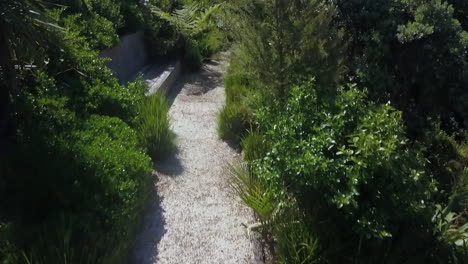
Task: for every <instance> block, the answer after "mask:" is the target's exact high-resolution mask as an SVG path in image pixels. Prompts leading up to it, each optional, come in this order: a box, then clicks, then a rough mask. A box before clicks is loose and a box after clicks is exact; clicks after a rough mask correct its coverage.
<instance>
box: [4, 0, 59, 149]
mask: <svg viewBox="0 0 468 264" xmlns="http://www.w3.org/2000/svg"><path fill="white" fill-rule="evenodd" d="M45 10H46V5H45V3H44V2H43V1H41V0H11V1H0V142H1V145H2V146H7V144H6V143H8V140H7V139H8V137H10V136H11V135H9V134H11V133H12V132H11V131H13V130H14V129H13V128H12V127H11V122H9V121H8V120H9V118H8V116H9V115H10V113H12V112H13V109H12V108H13V106H12V105H13V103H14V100H15V97H16V96H17V95H18V71H19V70H21V69H24V68H26V67H25V65H22V63H20V62H19V60H20V59H25V58H27V59H28V60H31V61H34V59H36V60H37V59H38V57H39V58H40V56H41V55H40V52H39V51H40V50H41V47H42V46H43V45H42V44H43V43H45V40H44V39H43V38H42V37H41V36H42V35H43V34H42V33H41V30H43V29H44V28H46V29H49V28H56V29H61V28H60V27H58V26H57V25H55V24H54V23H52V19H51V18H50V17H48V16H47V15H46V12H45ZM25 64H26V63H25ZM29 64H31V63H29ZM2 150H3V151H5V150H6V148H2Z"/></svg>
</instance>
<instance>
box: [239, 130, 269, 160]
mask: <svg viewBox="0 0 468 264" xmlns="http://www.w3.org/2000/svg"><path fill="white" fill-rule="evenodd" d="M241 145H242V149H243V150H244V160H245V161H247V162H251V161H254V160H257V159H261V158H263V157H265V155H266V154H267V152H268V150H269V148H268V144H267V143H266V141H265V140H264V138H263V135H262V134H261V132H260V131H258V130H253V129H252V130H251V131H250V132H249V135H248V136H247V137H245V138H244V139H242V142H241Z"/></svg>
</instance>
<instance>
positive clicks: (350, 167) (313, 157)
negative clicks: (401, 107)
mask: <svg viewBox="0 0 468 264" xmlns="http://www.w3.org/2000/svg"><path fill="white" fill-rule="evenodd" d="M313 87H314V84H313V83H308V84H305V85H303V86H299V87H294V88H292V89H291V96H290V97H289V100H288V101H287V104H286V105H281V104H275V103H272V105H273V106H272V107H270V108H265V109H263V110H262V111H260V112H259V114H258V119H259V121H258V123H259V124H260V128H261V129H263V130H264V131H266V133H265V136H266V140H267V142H268V143H269V144H270V145H271V151H270V152H269V153H268V154H267V155H266V157H265V158H264V159H261V160H257V161H254V162H253V164H252V166H251V167H252V168H253V172H254V173H255V174H256V175H258V177H260V178H261V179H263V181H265V182H268V183H270V185H269V188H271V189H272V192H273V193H274V194H275V195H276V199H277V200H279V201H285V200H288V199H290V198H289V196H292V197H294V199H297V201H298V205H299V206H300V207H301V208H302V209H303V210H304V211H305V212H306V214H307V217H306V219H307V220H308V221H310V224H311V225H313V226H315V228H316V229H317V230H319V231H323V232H319V233H321V235H320V237H319V240H321V241H323V243H325V244H326V243H339V245H336V246H339V247H341V248H342V249H343V250H344V251H343V256H345V255H347V254H351V255H352V254H360V253H359V252H360V250H363V251H362V252H372V254H376V256H377V255H378V254H379V253H377V251H375V250H372V248H373V247H374V245H376V244H379V243H380V242H379V241H387V242H388V241H396V240H398V239H403V238H402V237H405V239H406V238H408V237H407V235H408V234H407V233H402V232H401V230H404V228H405V226H407V225H411V226H412V227H413V228H414V230H413V232H412V233H411V235H410V236H412V238H413V239H416V237H418V236H420V237H421V236H429V238H427V237H426V238H425V239H421V241H425V242H426V243H430V242H429V241H432V240H433V239H431V236H430V235H428V234H426V231H425V230H426V228H430V220H431V216H432V215H430V214H428V211H430V210H429V208H428V203H430V200H429V197H430V194H431V193H432V192H433V191H434V188H433V186H432V185H431V184H430V182H429V179H428V178H427V177H426V176H427V175H425V174H424V161H423V160H422V159H421V155H420V153H418V152H416V151H414V150H412V149H411V147H410V146H409V145H408V143H407V139H406V138H405V131H404V127H403V125H402V120H401V114H400V113H399V112H397V111H395V110H394V109H393V108H392V107H391V106H389V105H375V104H373V103H370V102H368V101H367V99H366V93H365V92H362V91H359V90H357V89H356V88H355V87H354V86H350V87H349V88H347V89H341V90H339V92H338V95H337V96H336V98H333V99H328V98H321V100H319V99H318V98H317V97H316V95H315V93H314V89H313ZM285 188H286V189H287V192H284V189H285ZM416 219H417V220H416ZM335 220H336V221H335ZM415 221H417V224H415ZM325 223H326V224H325ZM416 226H418V228H416ZM331 230H333V231H331ZM393 239H395V240H393ZM403 240H404V239H403ZM333 241H334V242H333ZM418 241H419V240H418ZM358 244H360V247H359V248H358V247H356V245H358ZM393 246H394V247H397V246H396V245H395V244H393ZM406 250H408V251H412V252H417V247H410V246H408V247H407V248H406ZM345 251H346V253H345ZM382 254H383V253H382ZM335 256H336V255H335ZM338 260H340V258H339V257H338ZM341 260H344V259H343V258H341Z"/></svg>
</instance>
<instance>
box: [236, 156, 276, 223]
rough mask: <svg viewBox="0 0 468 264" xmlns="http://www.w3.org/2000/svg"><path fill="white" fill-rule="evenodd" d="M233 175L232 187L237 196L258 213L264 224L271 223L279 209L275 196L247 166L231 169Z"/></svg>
mask: <svg viewBox="0 0 468 264" xmlns="http://www.w3.org/2000/svg"><path fill="white" fill-rule="evenodd" d="M231 173H232V182H231V186H232V188H233V190H234V191H235V192H236V194H237V195H238V196H239V197H240V198H241V199H242V201H243V202H244V203H245V204H246V205H247V206H248V207H250V208H252V209H253V210H254V211H255V212H256V213H257V215H258V216H259V218H260V221H261V222H262V223H267V222H270V221H271V220H272V218H273V216H274V213H275V211H276V209H277V208H278V205H277V204H276V203H275V201H274V199H273V195H272V194H271V193H270V192H269V191H268V190H266V188H265V186H264V185H263V184H262V183H261V181H260V180H258V178H257V177H256V176H255V175H253V174H252V173H250V172H249V171H248V169H247V167H246V166H245V165H241V166H238V167H231Z"/></svg>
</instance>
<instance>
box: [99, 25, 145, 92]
mask: <svg viewBox="0 0 468 264" xmlns="http://www.w3.org/2000/svg"><path fill="white" fill-rule="evenodd" d="M100 56H101V57H107V58H110V59H111V60H110V61H108V62H106V65H107V67H109V68H110V69H111V70H112V71H113V72H114V76H115V77H117V79H119V82H120V83H121V84H126V83H127V82H129V81H133V80H132V79H133V78H134V77H135V74H136V73H137V72H138V71H140V70H141V69H142V68H143V66H144V65H145V64H146V63H147V57H148V56H147V52H146V47H145V41H144V36H143V32H137V33H133V34H128V35H125V36H122V37H121V38H120V43H119V44H118V45H117V46H115V47H114V48H112V49H107V50H103V51H101V53H100Z"/></svg>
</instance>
